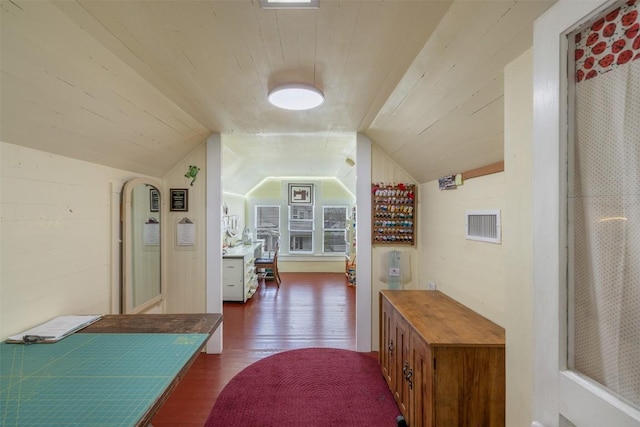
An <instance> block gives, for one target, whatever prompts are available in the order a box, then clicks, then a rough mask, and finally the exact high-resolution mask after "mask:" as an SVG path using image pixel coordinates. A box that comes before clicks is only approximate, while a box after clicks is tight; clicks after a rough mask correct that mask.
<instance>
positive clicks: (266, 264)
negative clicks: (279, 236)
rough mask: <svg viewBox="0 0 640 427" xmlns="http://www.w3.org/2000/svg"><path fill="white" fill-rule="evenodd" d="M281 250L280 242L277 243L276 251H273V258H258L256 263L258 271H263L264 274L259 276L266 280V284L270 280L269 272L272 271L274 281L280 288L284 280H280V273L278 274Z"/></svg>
mask: <svg viewBox="0 0 640 427" xmlns="http://www.w3.org/2000/svg"><path fill="white" fill-rule="evenodd" d="M279 248H280V245H279V242H276V244H275V250H274V251H273V257H269V258H257V259H256V260H255V261H254V265H255V267H256V271H257V270H258V269H260V270H262V272H261V273H259V274H258V275H259V277H260V278H262V279H264V280H265V282H266V280H267V278H268V273H267V270H271V271H272V272H273V280H274V281H275V282H276V285H277V286H278V287H280V282H282V280H281V279H280V273H278V249H279Z"/></svg>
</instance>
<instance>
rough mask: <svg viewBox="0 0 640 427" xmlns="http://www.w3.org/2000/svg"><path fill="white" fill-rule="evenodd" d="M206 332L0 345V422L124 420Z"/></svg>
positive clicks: (130, 420)
mask: <svg viewBox="0 0 640 427" xmlns="http://www.w3.org/2000/svg"><path fill="white" fill-rule="evenodd" d="M207 338H208V335H207V334H74V335H71V336H69V337H67V338H65V339H63V340H62V341H59V342H57V343H55V344H33V345H22V344H7V343H4V342H3V343H0V424H1V425H2V426H108V427H113V426H131V425H135V424H136V422H137V421H138V420H139V419H140V418H141V417H142V416H143V415H144V414H145V412H146V411H147V409H148V408H149V407H150V406H151V405H152V404H153V403H154V402H155V400H156V399H157V398H158V397H159V396H160V395H161V394H162V392H163V391H164V390H165V388H166V387H167V386H169V384H170V383H171V381H172V380H173V379H174V378H175V376H176V375H177V374H178V372H179V371H180V370H181V369H182V367H183V366H184V365H185V363H186V362H187V361H189V359H190V358H191V357H192V356H193V354H194V353H195V352H196V351H197V350H198V348H199V347H200V345H202V344H203V343H204V341H205V340H206V339H207Z"/></svg>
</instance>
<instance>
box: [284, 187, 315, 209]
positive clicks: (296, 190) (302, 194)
mask: <svg viewBox="0 0 640 427" xmlns="http://www.w3.org/2000/svg"><path fill="white" fill-rule="evenodd" d="M312 204H313V184H289V205H312Z"/></svg>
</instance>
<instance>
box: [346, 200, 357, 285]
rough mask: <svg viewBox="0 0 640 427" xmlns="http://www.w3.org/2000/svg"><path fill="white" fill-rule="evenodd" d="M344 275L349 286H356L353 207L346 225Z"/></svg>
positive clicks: (354, 213) (354, 212) (354, 217)
mask: <svg viewBox="0 0 640 427" xmlns="http://www.w3.org/2000/svg"><path fill="white" fill-rule="evenodd" d="M345 275H346V276H347V280H348V282H349V286H355V285H356V208H355V206H354V207H353V209H352V211H351V216H350V217H349V221H348V225H347V253H346V255H345Z"/></svg>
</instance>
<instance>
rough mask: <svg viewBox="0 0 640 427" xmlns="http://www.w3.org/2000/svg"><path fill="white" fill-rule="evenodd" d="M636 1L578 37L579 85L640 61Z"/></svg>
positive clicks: (630, 0)
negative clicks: (639, 59)
mask: <svg viewBox="0 0 640 427" xmlns="http://www.w3.org/2000/svg"><path fill="white" fill-rule="evenodd" d="M636 1H637V0H629V1H627V2H626V3H625V4H624V5H622V6H620V7H618V8H616V9H614V10H612V11H611V12H608V13H607V14H606V15H604V16H603V17H601V18H600V19H598V20H597V21H596V22H594V23H593V25H591V27H590V28H587V29H585V30H584V31H582V32H580V33H578V34H576V37H575V43H576V47H575V58H576V81H578V82H581V81H584V80H589V79H591V78H593V77H595V76H597V75H598V74H603V73H606V72H607V71H610V70H613V69H614V68H616V67H619V66H621V65H624V64H626V63H627V62H629V61H633V60H636V59H638V58H640V19H638V5H637V3H636Z"/></svg>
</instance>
